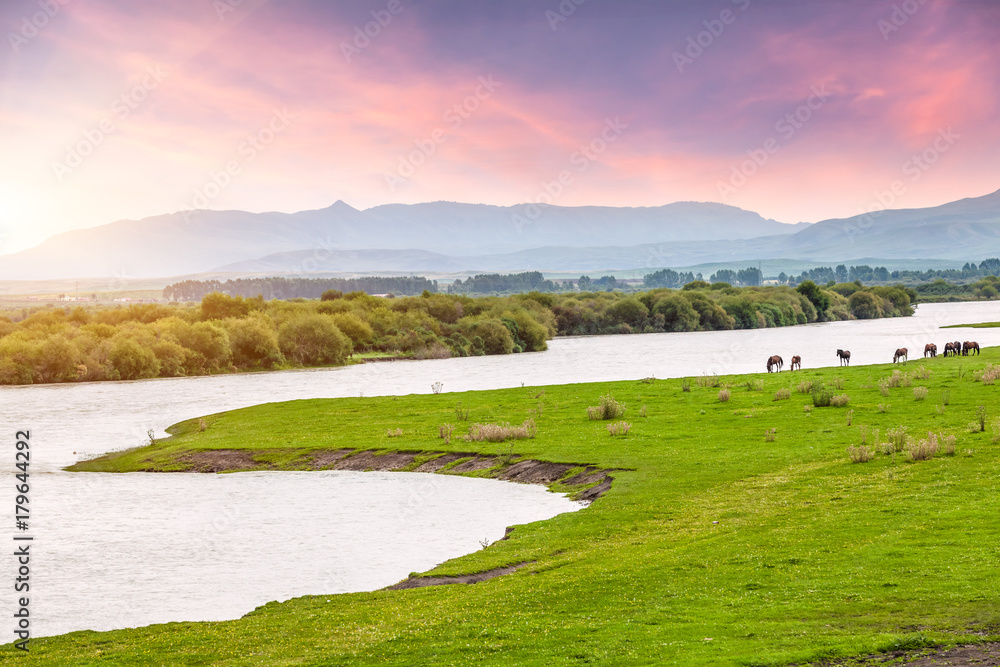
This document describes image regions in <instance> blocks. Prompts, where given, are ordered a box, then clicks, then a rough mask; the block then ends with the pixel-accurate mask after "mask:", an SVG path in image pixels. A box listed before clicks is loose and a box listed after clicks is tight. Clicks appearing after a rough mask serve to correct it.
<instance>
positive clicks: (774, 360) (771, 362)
mask: <svg viewBox="0 0 1000 667" xmlns="http://www.w3.org/2000/svg"><path fill="white" fill-rule="evenodd" d="M784 365H785V362H784V360H783V359H782V358H781V357H779V356H778V355H774V356H773V357H768V359H767V372H768V373H770V372H771V369H772V368H774V372H775V373H780V372H781V367H782V366H784Z"/></svg>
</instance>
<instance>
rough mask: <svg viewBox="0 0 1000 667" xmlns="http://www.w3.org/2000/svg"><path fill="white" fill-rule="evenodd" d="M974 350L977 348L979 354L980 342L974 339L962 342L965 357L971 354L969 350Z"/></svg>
mask: <svg viewBox="0 0 1000 667" xmlns="http://www.w3.org/2000/svg"><path fill="white" fill-rule="evenodd" d="M972 350H975V351H976V354H979V343H977V342H976V341H974V340H967V341H965V342H964V343H962V356H963V357H967V356H969V352H971V351H972Z"/></svg>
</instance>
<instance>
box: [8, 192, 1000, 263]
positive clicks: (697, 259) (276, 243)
mask: <svg viewBox="0 0 1000 667" xmlns="http://www.w3.org/2000/svg"><path fill="white" fill-rule="evenodd" d="M995 256H1000V191H997V192H994V193H992V194H989V195H985V196H982V197H975V198H968V199H962V200H960V201H956V202H951V203H948V204H944V205H942V206H936V207H932V208H922V209H898V210H886V211H880V212H876V213H873V214H869V215H861V216H855V217H853V218H844V219H832V220H824V221H821V222H817V223H814V224H809V223H799V224H794V225H792V224H784V223H781V222H778V221H775V220H770V219H766V218H763V217H762V216H760V215H758V214H757V213H754V212H751V211H745V210H743V209H740V208H736V207H733V206H727V205H724V204H715V203H699V202H678V203H674V204H667V205H665V206H658V207H641V208H615V207H600V206H584V207H564V206H551V205H531V204H521V205H517V206H510V207H501V206H490V205H485V204H462V203H454V202H432V203H426V204H412V205H404V204H389V205H384V206H376V207H374V208H370V209H366V210H358V209H355V208H352V207H351V206H349V205H348V204H346V203H344V202H342V201H338V202H336V203H335V204H333V205H332V206H330V207H328V208H324V209H319V210H310V211H301V212H298V213H276V212H271V213H248V212H245V211H207V210H202V211H189V212H180V213H172V214H167V215H159V216H154V217H150V218H144V219H142V220H122V221H118V222H113V223H110V224H107V225H102V226H99V227H93V228H89V229H79V230H73V231H69V232H64V233H62V234H58V235H56V236H53V237H51V238H49V239H47V240H46V241H44V242H43V243H41V244H40V245H38V246H36V247H34V248H30V249H28V250H23V251H20V252H17V253H12V254H8V255H0V280H18V279H20V280H39V279H52V278H84V277H108V278H118V279H122V280H125V279H128V278H148V277H162V276H180V275H187V274H197V273H203V272H216V273H269V274H272V275H281V274H296V275H300V274H309V273H315V272H325V273H329V272H354V273H379V272H410V271H412V272H416V273H448V272H472V271H482V272H503V271H524V270H538V271H549V272H557V271H561V272H566V271H598V270H611V269H616V268H617V269H634V268H650V269H654V268H663V267H677V266H686V265H693V264H699V263H705V262H726V261H753V260H761V259H773V258H782V259H794V260H811V261H815V262H817V263H834V262H836V263H840V262H850V261H852V260H857V259H860V258H871V257H879V258H889V259H893V258H896V259H900V260H904V259H915V258H926V259H928V260H954V261H961V262H964V261H978V260H981V259H984V258H985V257H995Z"/></svg>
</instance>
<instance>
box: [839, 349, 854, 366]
mask: <svg viewBox="0 0 1000 667" xmlns="http://www.w3.org/2000/svg"><path fill="white" fill-rule="evenodd" d="M837 356H838V357H840V365H841V366H843V365H844V364H847V365H848V366H850V365H851V351H850V350H837Z"/></svg>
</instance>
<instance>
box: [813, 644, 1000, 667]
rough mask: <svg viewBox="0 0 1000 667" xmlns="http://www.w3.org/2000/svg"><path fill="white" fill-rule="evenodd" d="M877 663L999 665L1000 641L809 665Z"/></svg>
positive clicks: (924, 666) (947, 666)
mask: <svg viewBox="0 0 1000 667" xmlns="http://www.w3.org/2000/svg"><path fill="white" fill-rule="evenodd" d="M875 665H906V666H907V667H1000V642H990V643H986V644H967V645H965V646H955V647H952V648H947V649H931V650H923V651H919V652H914V651H893V652H892V653H883V654H881V655H868V656H864V657H861V658H851V659H850V660H846V661H840V660H836V661H823V662H817V663H812V665H811V666H810V667H862V666H870V667H874V666H875Z"/></svg>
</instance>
